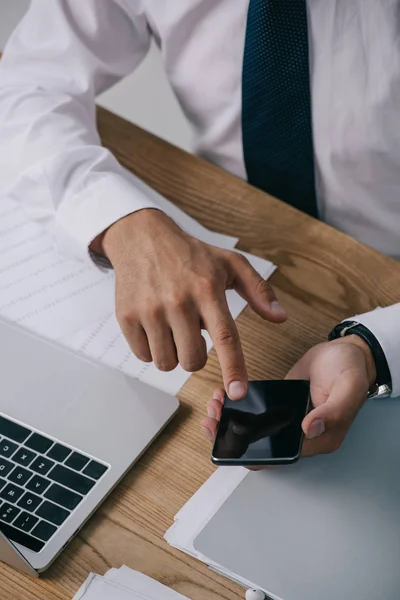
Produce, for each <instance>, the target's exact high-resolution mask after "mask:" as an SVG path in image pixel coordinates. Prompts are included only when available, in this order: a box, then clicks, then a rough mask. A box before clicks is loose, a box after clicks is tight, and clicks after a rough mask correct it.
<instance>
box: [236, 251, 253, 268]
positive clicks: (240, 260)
mask: <svg viewBox="0 0 400 600" xmlns="http://www.w3.org/2000/svg"><path fill="white" fill-rule="evenodd" d="M232 258H233V260H234V263H235V264H236V266H237V267H238V268H241V269H244V268H246V267H251V265H250V263H249V261H248V260H247V258H246V257H245V256H243V254H239V253H238V252H232Z"/></svg>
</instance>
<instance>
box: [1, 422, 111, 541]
mask: <svg viewBox="0 0 400 600" xmlns="http://www.w3.org/2000/svg"><path fill="white" fill-rule="evenodd" d="M107 470H108V466H107V465H105V464H103V463H101V462H100V461H98V460H94V459H92V458H91V457H89V456H85V455H84V454H82V453H81V452H77V451H76V450H74V449H73V448H69V447H68V446H66V445H64V444H60V443H59V442H57V441H55V440H52V439H51V438H49V437H47V436H45V435H42V434H40V433H36V432H33V431H32V430H31V429H28V428H27V427H23V426H22V425H19V424H18V423H15V422H14V421H11V420H10V419H8V418H5V417H2V416H1V415H0V530H1V531H2V532H3V533H4V535H5V536H6V537H7V538H8V539H10V540H11V541H13V542H17V543H19V544H21V545H22V546H25V547H26V548H29V550H32V551H33V552H40V551H41V550H42V549H43V548H44V546H45V544H46V543H47V542H48V541H49V540H50V538H52V537H53V535H54V534H55V532H56V531H57V529H59V528H60V527H61V525H62V524H63V523H64V522H65V521H66V520H67V519H68V517H70V515H71V513H72V512H73V511H74V509H76V507H77V506H78V505H79V504H80V503H81V502H82V500H83V499H84V498H85V496H87V494H89V492H90V491H91V490H92V488H93V487H94V486H95V485H96V483H97V482H98V481H99V480H100V479H101V478H102V477H103V475H104V474H105V473H106V471H107Z"/></svg>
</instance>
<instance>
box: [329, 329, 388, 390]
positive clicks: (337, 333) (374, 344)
mask: <svg viewBox="0 0 400 600" xmlns="http://www.w3.org/2000/svg"><path fill="white" fill-rule="evenodd" d="M347 335H358V336H359V337H360V338H361V339H362V340H364V342H365V343H366V344H367V345H368V346H369V348H370V350H371V353H372V356H373V358H374V361H375V367H376V375H377V376H376V384H375V391H372V390H371V394H370V395H371V396H377V395H379V396H382V395H388V393H385V394H384V389H383V387H382V386H385V390H386V392H387V391H388V390H389V393H390V392H391V390H392V376H391V374H390V369H389V365H388V362H387V360H386V356H385V353H384V351H383V349H382V346H381V345H380V343H379V341H378V340H377V338H376V337H375V336H374V334H373V333H372V331H370V329H368V328H367V327H365V326H364V325H362V324H361V323H358V322H357V321H343V323H340V324H339V325H336V327H334V328H333V329H332V331H331V332H330V334H329V338H328V339H329V340H330V341H332V340H335V339H338V338H340V337H345V336H347ZM379 388H382V390H379Z"/></svg>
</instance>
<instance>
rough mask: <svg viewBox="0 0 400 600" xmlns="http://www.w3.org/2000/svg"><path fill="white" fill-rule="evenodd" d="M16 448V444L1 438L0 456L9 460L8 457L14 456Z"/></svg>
mask: <svg viewBox="0 0 400 600" xmlns="http://www.w3.org/2000/svg"><path fill="white" fill-rule="evenodd" d="M17 448H18V445H17V444H14V442H10V441H8V440H6V439H5V438H3V439H2V440H1V442H0V455H1V456H5V457H6V458H10V456H11V455H12V454H14V452H15V451H16V449H17Z"/></svg>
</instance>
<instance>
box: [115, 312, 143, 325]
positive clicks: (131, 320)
mask: <svg viewBox="0 0 400 600" xmlns="http://www.w3.org/2000/svg"><path fill="white" fill-rule="evenodd" d="M115 314H116V317H117V321H118V323H119V325H120V326H121V328H122V327H134V326H135V325H137V322H138V318H137V314H136V311H133V310H132V308H130V307H119V308H117V310H116V313H115Z"/></svg>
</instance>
